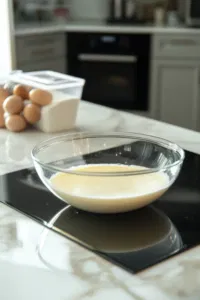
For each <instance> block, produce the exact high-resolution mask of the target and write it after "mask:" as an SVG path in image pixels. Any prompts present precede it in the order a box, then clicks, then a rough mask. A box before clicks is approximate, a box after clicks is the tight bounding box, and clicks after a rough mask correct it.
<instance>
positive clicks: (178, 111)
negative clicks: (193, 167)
mask: <svg viewBox="0 0 200 300" xmlns="http://www.w3.org/2000/svg"><path fill="white" fill-rule="evenodd" d="M151 50H152V60H151V84H150V90H151V95H150V114H151V117H153V118H155V119H158V120H161V121H163V122H167V123H171V124H173V125H177V126H181V127H185V128H188V129H193V130H198V129H199V127H200V126H199V125H200V121H199V119H200V118H199V116H200V114H199V110H200V107H199V106H200V105H199V103H200V93H199V92H200V38H199V36H198V35H188V34H185V35H184V34H183V35H178V34H155V35H154V36H153V40H152V49H151Z"/></svg>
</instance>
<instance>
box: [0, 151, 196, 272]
mask: <svg viewBox="0 0 200 300" xmlns="http://www.w3.org/2000/svg"><path fill="white" fill-rule="evenodd" d="M0 201H1V202H3V203H5V204H6V205H9V206H11V207H13V208H14V209H17V210H19V211H21V212H22V213H24V214H26V215H28V216H29V217H31V218H33V219H34V220H36V221H37V222H39V223H41V224H43V225H44V226H46V227H49V228H51V229H53V230H54V231H57V232H59V233H60V234H63V235H64V236H66V237H68V238H70V239H72V240H74V241H76V242H77V243H79V244H81V245H82V246H83V247H86V248H88V249H90V250H92V251H94V252H95V253H97V254H98V255H101V256H103V257H105V258H106V259H107V260H109V261H112V262H113V263H115V264H118V265H120V266H121V267H123V268H125V269H127V270H129V271H131V272H133V273H136V272H139V271H141V270H143V269H145V268H147V267H149V266H152V265H154V264H156V263H159V262H160V261H162V260H165V259H167V258H169V257H171V256H172V255H175V254H178V253H180V252H182V251H186V250H187V249H189V248H191V247H193V246H196V245H198V244H200V156H199V155H196V154H193V153H190V152H186V159H185V161H184V164H183V168H182V171H181V173H180V175H179V178H178V179H177V181H176V182H175V184H174V185H173V187H171V189H170V190H169V191H168V192H167V193H166V194H165V195H164V196H162V197H161V199H160V200H159V201H157V202H155V204H153V205H151V206H148V207H146V208H143V209H140V210H138V211H134V212H130V213H125V214H118V215H98V214H91V213H86V212H83V211H78V210H76V209H74V208H72V207H70V206H67V207H66V204H65V203H63V202H62V201H60V200H59V199H57V198H56V197H55V196H54V195H52V194H51V193H50V192H49V191H48V190H47V189H46V188H45V187H44V185H43V184H42V183H41V181H40V179H39V178H38V176H37V174H36V172H35V170H34V169H25V170H22V171H17V172H13V173H10V174H7V175H3V176H0Z"/></svg>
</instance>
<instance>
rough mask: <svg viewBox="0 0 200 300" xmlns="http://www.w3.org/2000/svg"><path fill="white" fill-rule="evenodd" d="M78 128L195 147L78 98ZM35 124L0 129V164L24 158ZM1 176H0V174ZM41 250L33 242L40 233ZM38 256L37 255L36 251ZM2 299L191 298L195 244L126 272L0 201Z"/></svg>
mask: <svg viewBox="0 0 200 300" xmlns="http://www.w3.org/2000/svg"><path fill="white" fill-rule="evenodd" d="M76 130H78V131H90V132H91V131H98V130H101V131H106V132H107V131H132V132H140V133H146V134H151V135H156V136H160V137H164V138H167V139H169V140H171V141H174V142H176V143H178V144H179V145H180V146H182V147H184V148H185V149H187V150H190V151H193V152H196V153H199V154H200V134H199V133H197V132H193V131H190V130H186V129H182V128H179V127H175V126H172V125H167V124H164V123H160V122H157V121H154V120H151V119H147V118H144V117H139V116H136V115H132V114H128V113H124V112H120V111H115V110H112V109H109V108H105V107H101V106H97V105H93V104H89V103H87V102H84V101H82V103H81V106H80V111H79V115H78V120H77V128H76ZM49 136H51V135H49V134H44V133H41V132H38V131H36V130H30V131H26V132H23V133H20V134H16V133H10V132H8V131H6V130H4V129H2V130H0V172H1V174H5V173H8V172H12V171H14V170H18V169H22V168H24V167H27V166H30V165H31V164H32V162H31V158H30V151H31V149H32V147H33V146H34V145H35V144H36V143H37V142H39V141H41V140H43V139H46V138H48V137H49ZM0 180H1V177H0ZM44 234H45V236H46V239H45V240H46V241H45V243H43V248H42V255H41V253H40V255H41V256H39V255H38V251H37V246H38V245H39V244H40V243H41V239H42V237H43V236H44ZM41 257H42V259H41ZM0 268H1V272H0V282H1V288H0V299H2V300H11V299H15V300H27V299H29V300H35V299H37V300H44V299H48V300H79V299H80V300H90V299H91V300H100V299H109V298H112V299H115V300H121V299H123V300H131V299H132V300H134V299H135V300H155V299H159V300H182V299H184V300H186V299H187V300H198V299H199V297H200V247H197V248H194V249H193V250H190V251H188V252H186V253H185V254H182V255H179V256H178V257H174V258H172V259H170V260H168V261H166V262H164V263H162V264H159V265H158V266H155V267H153V268H150V269H148V270H146V271H145V272H143V273H140V274H138V275H137V276H134V275H132V274H129V273H127V272H125V271H123V270H121V269H120V268H118V267H116V266H113V265H112V264H110V263H109V262H107V261H104V260H103V259H102V258H100V257H98V256H96V255H95V254H93V253H92V252H89V251H88V250H85V249H83V248H82V247H80V246H78V245H77V244H75V243H73V242H71V241H70V240H67V239H65V238H63V237H61V236H59V235H57V234H55V233H54V232H51V231H49V230H47V229H45V228H44V227H42V226H41V225H39V224H37V223H35V222H34V221H32V220H31V219H29V218H27V217H25V216H24V215H22V214H21V213H19V212H16V211H14V210H13V209H11V208H9V207H7V206H5V205H3V204H0Z"/></svg>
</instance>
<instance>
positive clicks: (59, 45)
mask: <svg viewBox="0 0 200 300" xmlns="http://www.w3.org/2000/svg"><path fill="white" fill-rule="evenodd" d="M65 44H66V39H65V34H64V33H55V34H42V35H31V36H25V37H24V36H23V37H16V57H17V62H18V63H21V64H25V63H28V62H31V61H34V62H35V61H43V60H48V59H49V60H50V59H55V58H56V57H63V56H65V55H66V45H65Z"/></svg>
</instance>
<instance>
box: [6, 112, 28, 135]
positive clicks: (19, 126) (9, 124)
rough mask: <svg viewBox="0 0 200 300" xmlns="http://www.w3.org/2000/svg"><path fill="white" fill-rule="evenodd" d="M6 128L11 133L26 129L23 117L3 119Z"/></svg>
mask: <svg viewBox="0 0 200 300" xmlns="http://www.w3.org/2000/svg"><path fill="white" fill-rule="evenodd" d="M5 125H6V128H7V129H8V130H10V131H13V132H20V131H23V130H24V129H25V128H26V125H27V124H26V121H25V119H24V117H23V116H20V115H11V116H8V117H7V118H6V119H5Z"/></svg>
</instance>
